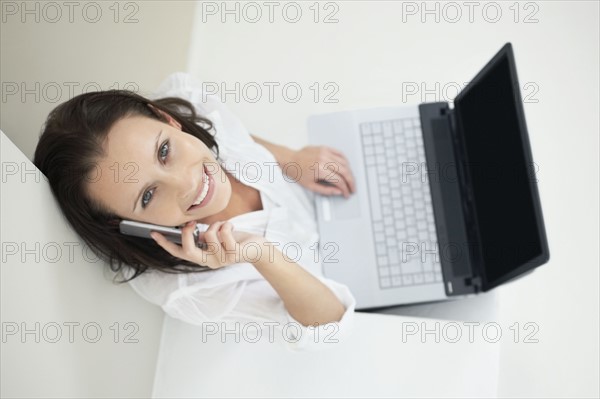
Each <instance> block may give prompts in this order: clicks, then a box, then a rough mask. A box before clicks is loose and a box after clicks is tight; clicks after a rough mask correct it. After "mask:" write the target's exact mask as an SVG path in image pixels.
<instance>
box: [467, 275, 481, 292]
mask: <svg viewBox="0 0 600 399" xmlns="http://www.w3.org/2000/svg"><path fill="white" fill-rule="evenodd" d="M465 285H466V286H472V287H473V289H474V292H476V293H477V292H480V291H481V277H479V276H472V277H467V278H465Z"/></svg>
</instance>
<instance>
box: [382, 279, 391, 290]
mask: <svg viewBox="0 0 600 399" xmlns="http://www.w3.org/2000/svg"><path fill="white" fill-rule="evenodd" d="M380 281H381V286H382V287H383V288H388V287H389V286H390V278H389V277H382V278H381V280H380Z"/></svg>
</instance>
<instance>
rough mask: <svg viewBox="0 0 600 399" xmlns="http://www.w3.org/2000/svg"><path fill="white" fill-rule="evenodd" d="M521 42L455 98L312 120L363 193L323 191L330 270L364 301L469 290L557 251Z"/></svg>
mask: <svg viewBox="0 0 600 399" xmlns="http://www.w3.org/2000/svg"><path fill="white" fill-rule="evenodd" d="M519 87H520V86H519V83H518V80H517V71H516V66H515V60H514V55H513V50H512V45H511V43H506V44H505V45H504V46H503V47H502V49H500V51H499V52H498V53H497V54H496V55H495V56H494V57H493V58H492V59H491V60H490V61H489V62H488V63H487V64H486V65H485V66H484V67H483V69H482V70H481V71H480V72H479V73H478V74H477V75H476V76H475V78H473V80H472V81H471V82H470V83H469V84H468V85H467V86H466V87H465V88H464V89H463V90H462V91H461V92H460V93H459V94H458V95H457V96H456V98H455V99H454V102H453V104H452V105H451V104H449V103H447V102H432V103H422V104H419V105H414V106H399V107H378V108H371V109H359V110H351V111H344V112H335V113H328V114H320V115H311V116H310V117H309V118H308V122H307V123H308V133H309V142H310V143H311V144H313V145H326V146H331V147H334V148H336V149H338V150H340V151H342V152H343V153H344V155H345V156H346V157H347V159H348V161H349V163H350V165H351V167H352V173H353V175H354V177H355V179H356V192H355V193H354V194H353V195H351V196H350V197H349V198H348V199H345V198H343V197H342V196H321V195H316V196H315V207H316V213H317V221H318V227H319V233H320V243H319V251H320V254H321V261H322V265H323V274H324V275H325V277H327V278H331V279H333V280H336V281H339V282H341V283H344V284H346V285H347V286H348V287H349V288H350V290H351V291H352V293H353V294H354V296H355V298H356V301H357V305H356V309H369V308H378V307H386V306H395V305H402V304H414V303H421V302H434V301H445V300H452V299H460V298H464V297H468V296H472V295H476V294H478V293H481V292H486V291H489V290H491V289H493V288H495V287H497V286H499V285H501V284H505V283H507V282H509V281H511V280H514V279H516V278H520V277H522V276H524V275H526V274H529V273H531V272H532V271H533V270H534V269H535V268H536V267H538V266H540V265H543V264H544V263H546V262H547V261H548V260H549V257H550V254H549V249H548V243H547V239H546V232H545V227H544V221H543V216H542V210H541V206H540V199H539V194H538V189H537V181H536V172H537V170H538V168H537V165H536V164H535V163H534V162H533V159H532V155H531V148H530V144H529V137H528V133H527V127H526V123H525V115H524V111H523V104H522V99H521V93H520V89H519Z"/></svg>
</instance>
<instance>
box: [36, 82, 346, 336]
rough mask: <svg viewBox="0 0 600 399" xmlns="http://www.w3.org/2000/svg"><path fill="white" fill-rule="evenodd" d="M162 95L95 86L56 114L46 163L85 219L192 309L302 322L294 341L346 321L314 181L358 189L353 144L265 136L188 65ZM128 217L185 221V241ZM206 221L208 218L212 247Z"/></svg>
mask: <svg viewBox="0 0 600 399" xmlns="http://www.w3.org/2000/svg"><path fill="white" fill-rule="evenodd" d="M153 98H157V99H156V100H150V99H146V98H144V97H141V96H139V95H136V94H134V93H130V92H124V91H108V92H97V93H87V94H83V95H80V96H77V97H75V98H73V99H71V100H69V101H67V102H66V103H64V104H61V105H60V106H58V107H57V108H56V109H55V110H53V111H52V113H51V114H50V115H49V117H48V120H47V121H46V124H45V126H44V131H43V133H42V135H41V137H40V141H39V143H38V146H37V148H36V152H35V157H34V163H35V165H36V166H37V167H38V168H39V169H40V170H41V172H42V173H44V174H45V175H46V177H47V178H48V181H49V183H50V186H51V189H52V191H53V194H54V196H55V197H56V199H57V201H58V203H59V205H60V207H61V209H62V211H63V212H64V214H65V216H66V218H67V220H68V221H69V223H70V224H71V225H72V226H73V228H74V229H75V231H76V232H77V233H78V234H79V235H80V236H81V237H82V238H83V239H84V240H85V241H86V243H87V244H88V245H90V247H91V248H93V249H94V250H95V252H97V253H98V255H99V256H100V257H102V258H103V259H105V260H106V261H107V262H108V263H109V264H110V266H111V269H112V270H113V271H115V272H118V273H121V274H122V275H123V276H124V277H125V280H124V281H127V282H129V283H130V284H131V285H132V287H133V288H134V289H135V290H136V291H137V292H138V293H139V294H140V295H141V296H143V297H144V298H146V299H147V300H149V301H151V302H152V303H155V304H157V305H159V306H161V307H162V308H163V309H164V310H165V312H167V313H168V314H169V315H171V316H172V317H175V318H178V319H180V320H183V321H186V322H189V323H192V324H202V323H203V322H206V321H209V320H223V321H227V322H232V321H235V322H239V321H246V322H250V321H252V322H257V321H261V320H262V321H264V322H265V323H266V322H267V321H270V322H273V321H275V322H276V324H277V325H276V327H278V328H280V329H281V328H283V327H284V324H286V323H289V322H293V323H296V324H297V325H296V327H297V329H296V330H294V332H293V333H292V339H286V342H288V343H290V344H292V346H294V347H296V348H300V347H305V346H307V345H308V344H309V343H313V342H314V343H320V342H318V341H319V339H320V340H322V336H323V335H322V334H321V335H320V334H319V330H320V329H324V328H325V327H330V324H331V323H335V326H334V327H335V329H336V330H342V331H341V333H343V331H345V330H347V328H346V327H344V326H345V325H347V324H348V322H349V320H350V318H351V314H352V312H353V311H354V306H355V300H354V297H353V296H352V294H351V293H350V292H349V290H348V289H347V287H345V286H343V285H341V284H338V283H336V282H334V281H331V280H328V279H325V278H324V277H323V276H322V275H321V260H320V259H318V257H319V252H318V247H317V245H318V234H317V233H316V223H315V214H314V208H313V205H312V199H313V198H312V195H314V194H313V193H311V192H310V191H308V190H312V191H315V192H318V193H321V194H326V195H328V194H329V195H331V194H342V193H343V194H344V195H345V196H346V197H347V196H348V195H350V194H351V193H352V192H354V180H353V178H352V174H351V172H350V169H349V167H348V164H347V161H346V159H345V157H344V156H343V154H341V153H339V152H338V151H336V150H334V149H332V148H328V147H311V146H309V147H305V148H304V149H302V150H300V151H292V150H290V149H287V148H285V147H281V146H277V145H274V144H271V143H268V142H266V141H263V140H260V139H258V138H254V137H253V136H251V135H249V134H248V132H247V131H246V129H245V128H244V127H243V125H242V124H241V122H240V121H239V120H238V119H237V118H236V117H235V115H233V114H232V113H231V112H230V111H229V110H228V109H227V108H226V107H225V106H224V104H222V103H221V102H220V101H219V100H218V99H216V98H214V97H211V96H205V95H204V93H202V90H201V89H200V86H199V85H197V84H195V83H194V82H193V81H192V79H191V77H190V76H189V75H187V74H183V73H176V74H173V75H171V76H169V77H168V78H167V79H166V81H165V82H164V83H163V84H162V85H161V87H160V88H159V90H158V92H157V93H155V95H154V96H153ZM211 130H214V131H215V132H214V133H211V132H210V131H211ZM331 165H333V167H331ZM290 166H291V167H290ZM282 171H285V173H286V174H284V173H282ZM320 180H325V181H326V182H329V183H330V184H328V185H323V184H321V183H319V181H320ZM122 219H128V220H136V221H140V222H146V223H153V224H159V225H165V226H183V227H182V232H183V236H182V241H183V242H182V245H177V244H174V243H172V242H169V241H167V240H166V239H165V238H164V237H163V236H162V235H160V234H158V233H153V239H154V241H153V240H148V239H144V238H138V237H131V236H126V235H122V234H120V232H119V227H118V224H119V222H120V221H121V220H122ZM196 223H204V224H207V225H210V226H209V228H208V229H207V231H206V232H205V233H203V234H201V237H200V239H201V240H202V241H204V242H206V243H207V245H208V247H207V248H205V249H201V248H198V246H197V245H196V243H195V242H194V239H193V236H192V230H193V228H194V226H195V224H196ZM234 226H235V227H234ZM290 248H292V249H294V250H295V252H294V251H292V252H293V253H292V254H289V253H286V249H287V250H289V249H290ZM287 252H289V251H287ZM309 326H311V327H310V328H309ZM261 327H264V326H261ZM342 327H344V328H343V329H342ZM329 331H330V332H331V331H332V330H331V329H330V330H329ZM336 334H337V333H336ZM339 335H341V334H337V336H339ZM287 336H288V338H289V336H290V334H289V333H288V335H287ZM318 337H321V338H318ZM330 342H336V340H335V339H334V340H332V341H330Z"/></svg>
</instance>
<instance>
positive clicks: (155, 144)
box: [132, 129, 163, 212]
mask: <svg viewBox="0 0 600 399" xmlns="http://www.w3.org/2000/svg"><path fill="white" fill-rule="evenodd" d="M162 132H163V131H162V129H161V130H160V131H159V132H158V135H157V136H156V143H154V155H155V156H154V157H153V159H154V163H156V161H157V158H156V154H158V142H159V140H160V136H161V135H162ZM147 187H148V186H147V185H146V186H144V187H142V189H141V190H140V192H139V193H138V195H137V197H136V199H135V201H134V202H133V210H132V212H135V210H136V209H137V206H138V204H139V202H140V197H141V196H142V195H143V193H144V191H146V188H147Z"/></svg>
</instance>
